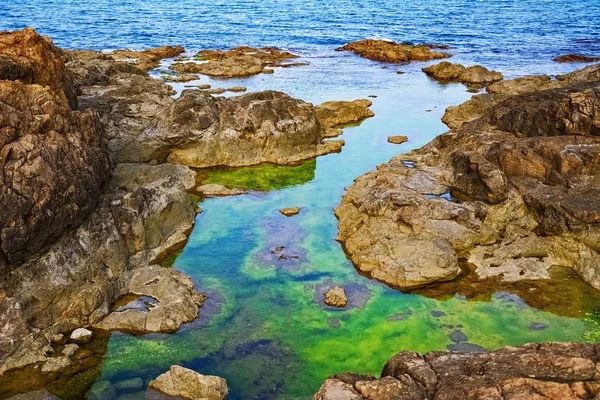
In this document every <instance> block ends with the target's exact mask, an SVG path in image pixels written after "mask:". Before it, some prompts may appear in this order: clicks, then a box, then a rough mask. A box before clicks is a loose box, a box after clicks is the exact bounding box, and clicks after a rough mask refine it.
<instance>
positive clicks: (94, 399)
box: [87, 381, 117, 400]
mask: <svg viewBox="0 0 600 400" xmlns="http://www.w3.org/2000/svg"><path fill="white" fill-rule="evenodd" d="M116 397H117V392H116V390H115V387H114V386H113V385H112V383H110V381H98V382H96V383H94V386H92V389H91V390H90V393H89V394H88V397H87V398H88V399H90V400H112V399H114V398H116Z"/></svg>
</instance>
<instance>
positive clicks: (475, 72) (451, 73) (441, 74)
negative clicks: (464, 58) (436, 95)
mask: <svg viewBox="0 0 600 400" xmlns="http://www.w3.org/2000/svg"><path fill="white" fill-rule="evenodd" d="M422 71H423V72H425V73H426V74H427V76H429V77H431V78H433V79H436V80H438V81H441V82H462V83H467V84H474V85H488V84H490V83H494V82H498V81H501V80H502V79H504V77H503V76H502V74H501V73H500V72H497V71H490V70H488V69H487V68H485V67H482V66H481V65H473V66H470V67H465V66H463V65H461V64H452V63H449V62H448V61H442V62H441V63H439V64H434V65H431V66H429V67H426V68H423V69H422Z"/></svg>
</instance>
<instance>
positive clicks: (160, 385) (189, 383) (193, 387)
mask: <svg viewBox="0 0 600 400" xmlns="http://www.w3.org/2000/svg"><path fill="white" fill-rule="evenodd" d="M148 387H149V388H150V389H154V390H157V391H159V392H161V393H164V394H166V395H169V396H177V397H181V398H184V399H188V400H200V399H206V400H223V399H225V397H226V396H227V393H228V392H229V389H228V388H227V382H226V381H225V379H223V378H220V377H218V376H210V375H202V374H199V373H197V372H195V371H192V370H190V369H187V368H183V367H180V366H177V365H173V366H171V368H170V369H169V371H167V372H165V373H164V374H162V375H160V376H158V377H157V378H156V379H154V380H153V381H151V382H150V384H149V385H148Z"/></svg>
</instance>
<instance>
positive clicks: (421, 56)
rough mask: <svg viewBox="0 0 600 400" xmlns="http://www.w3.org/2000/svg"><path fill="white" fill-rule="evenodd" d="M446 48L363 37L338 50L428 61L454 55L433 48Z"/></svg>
mask: <svg viewBox="0 0 600 400" xmlns="http://www.w3.org/2000/svg"><path fill="white" fill-rule="evenodd" d="M437 48H445V46H434V45H430V44H422V45H409V44H403V43H396V42H392V41H388V40H376V39H363V40H359V41H357V42H351V43H346V44H345V45H344V46H342V47H340V48H339V49H338V50H340V51H343V50H346V51H351V52H353V53H355V54H358V55H359V56H361V57H365V58H368V59H370V60H375V61H383V62H390V63H403V62H409V61H427V60H436V59H440V58H447V57H452V54H450V53H446V52H440V51H433V50H432V49H437Z"/></svg>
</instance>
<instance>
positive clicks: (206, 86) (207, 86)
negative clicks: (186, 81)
mask: <svg viewBox="0 0 600 400" xmlns="http://www.w3.org/2000/svg"><path fill="white" fill-rule="evenodd" d="M196 87H197V88H198V89H210V84H208V83H203V84H201V85H198V86H196Z"/></svg>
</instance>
